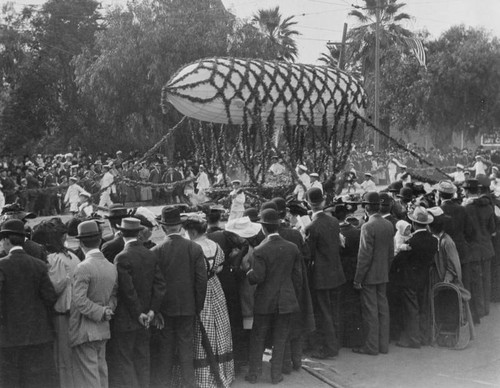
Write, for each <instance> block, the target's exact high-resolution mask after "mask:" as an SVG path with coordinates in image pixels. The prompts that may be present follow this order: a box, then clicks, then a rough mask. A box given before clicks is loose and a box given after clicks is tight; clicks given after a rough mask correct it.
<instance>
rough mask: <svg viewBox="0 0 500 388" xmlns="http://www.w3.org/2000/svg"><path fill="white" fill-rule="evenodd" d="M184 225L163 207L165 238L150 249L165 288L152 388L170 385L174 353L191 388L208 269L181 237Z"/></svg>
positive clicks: (198, 252)
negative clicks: (196, 331)
mask: <svg viewBox="0 0 500 388" xmlns="http://www.w3.org/2000/svg"><path fill="white" fill-rule="evenodd" d="M184 221H185V217H181V215H180V212H179V209H178V208H176V207H172V206H166V207H164V208H163V210H162V214H161V221H160V224H162V228H163V231H164V232H165V235H166V237H165V240H164V241H163V242H162V243H161V244H159V245H157V246H155V247H154V248H153V249H152V252H153V253H154V254H155V255H156V257H157V259H158V261H159V265H160V270H161V272H162V274H163V277H164V278H165V281H166V285H167V289H166V292H165V296H164V298H163V301H162V304H161V307H160V312H161V314H162V316H163V319H164V328H163V329H162V330H161V331H160V335H159V338H158V346H159V349H158V351H159V356H158V357H155V358H156V360H155V362H156V363H155V365H153V369H154V371H153V379H154V381H153V384H157V385H161V386H170V385H171V384H172V382H171V378H172V372H173V367H174V364H175V362H174V361H175V358H176V357H175V355H176V353H177V360H178V364H179V365H180V369H181V376H182V386H183V387H188V388H194V387H196V381H195V374H194V365H193V336H194V320H195V317H196V315H198V314H199V313H200V311H201V310H202V309H203V305H204V303H205V295H206V292H207V268H206V265H205V258H204V256H203V251H202V249H201V247H200V246H199V245H198V244H196V243H194V242H192V241H190V240H188V239H185V238H184V237H183V236H182V235H181V234H180V232H181V228H182V223H183V222H184Z"/></svg>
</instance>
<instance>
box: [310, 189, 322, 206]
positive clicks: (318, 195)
mask: <svg viewBox="0 0 500 388" xmlns="http://www.w3.org/2000/svg"><path fill="white" fill-rule="evenodd" d="M306 201H307V202H309V203H310V204H311V205H319V204H320V203H322V202H323V201H324V197H323V191H321V189H320V188H319V187H311V188H310V189H309V190H307V192H306Z"/></svg>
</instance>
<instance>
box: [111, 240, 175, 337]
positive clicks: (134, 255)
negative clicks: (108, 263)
mask: <svg viewBox="0 0 500 388" xmlns="http://www.w3.org/2000/svg"><path fill="white" fill-rule="evenodd" d="M115 265H116V269H117V270H118V305H117V307H116V311H115V317H114V319H113V329H114V330H116V331H132V330H137V329H141V328H142V326H141V325H140V324H139V321H138V318H139V315H140V314H141V313H145V314H147V313H148V312H149V310H153V311H154V312H159V311H160V306H161V303H162V301H163V296H164V295H165V291H166V284H165V280H164V279H163V275H162V273H161V271H160V267H159V265H158V259H157V257H156V255H155V254H154V253H153V252H151V251H150V250H149V249H147V248H145V247H144V245H143V244H142V242H140V241H133V242H131V243H129V244H127V245H125V247H124V249H123V251H121V252H120V253H119V254H118V255H117V256H116V257H115Z"/></svg>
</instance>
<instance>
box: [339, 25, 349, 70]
mask: <svg viewBox="0 0 500 388" xmlns="http://www.w3.org/2000/svg"><path fill="white" fill-rule="evenodd" d="M346 40H347V23H344V31H342V43H341V44H340V58H339V69H340V70H345V57H346V55H345V54H346V47H347V45H346Z"/></svg>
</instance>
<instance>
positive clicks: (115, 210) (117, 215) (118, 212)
mask: <svg viewBox="0 0 500 388" xmlns="http://www.w3.org/2000/svg"><path fill="white" fill-rule="evenodd" d="M127 216H128V210H127V208H126V207H123V206H121V205H118V204H115V205H111V206H110V207H109V214H108V215H107V216H106V217H105V218H108V219H122V218H124V217H127Z"/></svg>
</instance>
